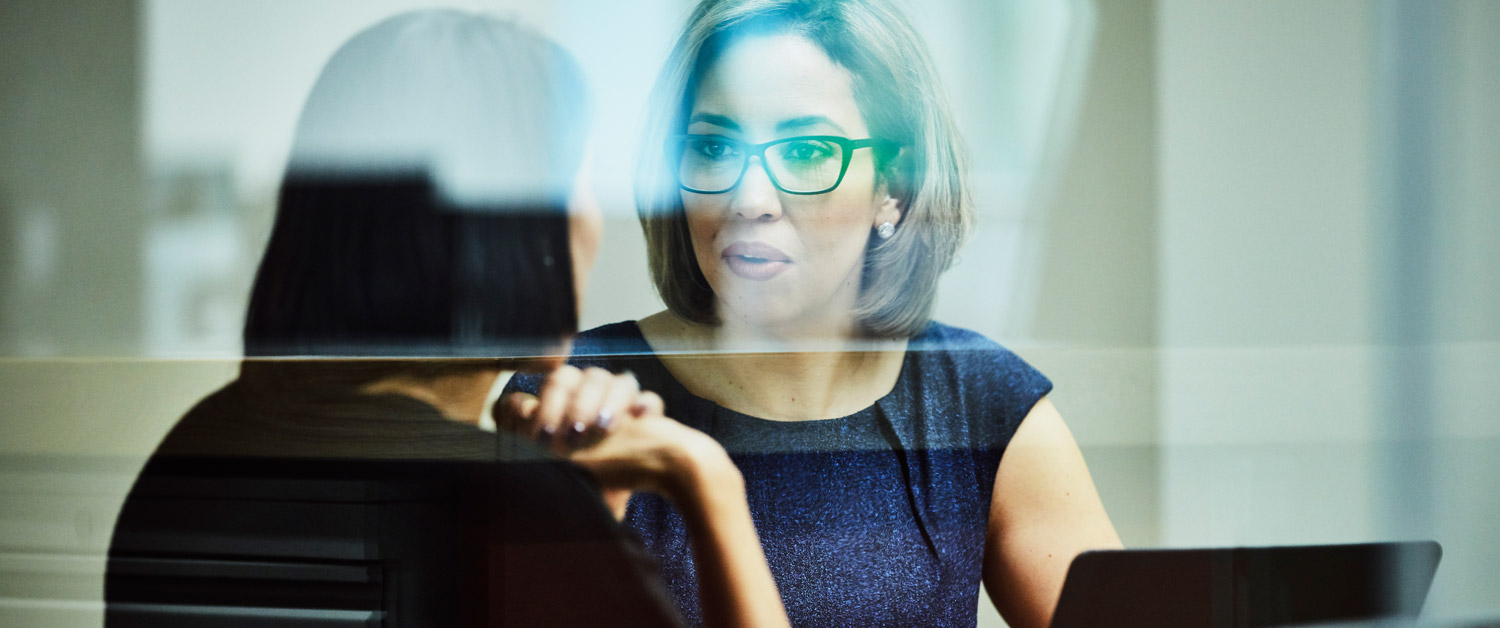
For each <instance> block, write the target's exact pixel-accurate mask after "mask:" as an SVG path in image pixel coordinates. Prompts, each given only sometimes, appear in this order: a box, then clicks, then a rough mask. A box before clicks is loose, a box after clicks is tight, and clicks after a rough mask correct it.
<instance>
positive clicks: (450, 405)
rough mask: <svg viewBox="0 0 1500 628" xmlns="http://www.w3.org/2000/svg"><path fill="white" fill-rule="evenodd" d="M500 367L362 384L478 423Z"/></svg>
mask: <svg viewBox="0 0 1500 628" xmlns="http://www.w3.org/2000/svg"><path fill="white" fill-rule="evenodd" d="M500 373H501V371H500V370H499V369H488V368H486V369H475V370H473V371H463V372H459V373H454V374H449V375H436V376H430V377H424V376H415V375H393V376H390V377H384V378H381V379H378V380H375V381H373V382H370V383H369V384H365V385H364V386H362V387H360V392H363V393H365V394H370V395H390V394H394V395H402V396H405V397H411V398H412V399H416V400H417V401H421V402H422V403H425V404H427V405H430V406H432V407H434V408H437V410H438V411H439V412H441V413H443V416H445V417H447V418H448V419H450V420H453V421H457V422H459V423H467V424H469V425H479V424H480V423H481V419H482V417H484V416H485V414H486V409H487V407H488V405H489V401H490V397H491V394H490V392H491V389H492V388H493V387H494V385H495V382H496V378H498V377H499V376H500Z"/></svg>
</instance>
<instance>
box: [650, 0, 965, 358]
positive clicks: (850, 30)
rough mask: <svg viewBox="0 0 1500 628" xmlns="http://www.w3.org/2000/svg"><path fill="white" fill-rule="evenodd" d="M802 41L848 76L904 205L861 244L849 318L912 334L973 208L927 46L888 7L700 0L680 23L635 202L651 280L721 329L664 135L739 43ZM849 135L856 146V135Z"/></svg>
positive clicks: (881, 180)
mask: <svg viewBox="0 0 1500 628" xmlns="http://www.w3.org/2000/svg"><path fill="white" fill-rule="evenodd" d="M772 34H791V35H797V36H801V37H805V38H806V39H807V40H809V41H811V42H812V43H813V44H815V45H816V46H818V47H819V48H821V49H822V50H823V52H825V53H826V54H827V55H828V57H829V58H830V59H832V60H833V61H834V63H836V64H838V65H839V66H840V67H842V68H844V69H845V70H847V71H848V72H849V73H850V75H851V76H852V78H853V89H854V99H855V102H856V103H857V104H858V106H859V110H860V113H861V114H862V115H863V116H864V118H865V122H866V124H867V125H868V126H869V128H870V134H871V136H872V137H877V138H881V139H887V140H894V141H895V142H898V143H899V144H900V145H901V149H900V151H899V152H897V151H877V152H876V153H875V155H874V157H875V168H876V185H883V186H885V188H886V190H887V191H888V192H889V193H890V194H891V196H892V197H894V198H895V199H896V200H897V201H898V203H899V206H900V208H901V213H902V216H901V221H900V224H899V225H897V229H896V233H895V235H893V236H891V237H890V238H889V239H885V240H882V239H880V238H877V237H873V229H872V231H871V233H872V237H871V238H870V241H869V244H868V245H867V249H866V254H865V265H864V272H863V276H862V280H861V286H860V294H859V300H858V303H857V305H856V312H855V318H856V320H858V321H859V322H860V324H861V326H862V329H863V331H864V332H865V333H866V334H869V335H871V336H875V337H891V338H897V337H910V336H913V335H915V334H917V333H918V332H920V331H921V330H922V328H923V327H924V326H926V324H927V322H928V320H929V318H930V316H931V312H932V302H933V298H934V296H935V294H936V291H937V279H938V276H939V275H941V274H942V273H943V271H945V270H947V269H948V267H949V266H950V265H952V263H953V259H954V256H955V255H956V253H957V251H958V249H959V247H960V246H962V245H963V243H964V241H965V240H966V239H967V238H968V235H969V232H970V231H971V229H972V226H973V222H974V210H973V206H972V203H971V201H970V200H969V196H968V189H967V185H966V182H965V181H964V178H965V176H966V174H967V170H968V168H967V160H966V157H965V155H964V150H963V146H962V142H961V139H960V138H959V135H958V131H957V128H956V127H955V125H954V123H953V120H952V116H951V114H950V113H949V110H948V103H947V99H946V97H945V96H944V94H943V90H942V88H941V86H940V84H939V82H938V76H937V70H936V68H935V67H934V65H933V63H932V60H931V58H930V57H929V55H928V53H927V49H926V46H925V45H924V44H923V43H922V40H921V38H920V37H918V36H917V33H916V32H915V31H914V30H913V29H912V27H911V25H910V23H909V22H908V21H907V19H906V17H905V16H904V15H902V14H901V13H900V12H899V11H898V10H897V9H896V8H895V7H894V6H892V5H891V4H890V3H889V2H887V1H886V0H703V2H701V3H699V4H698V6H697V8H696V9H695V10H694V11H693V13H692V15H691V16H690V17H689V18H688V22H687V26H686V27H685V28H684V30H683V33H682V36H681V37H680V38H678V40H677V43H676V45H675V46H674V47H673V49H672V53H671V55H670V57H668V60H667V63H666V67H665V68H663V69H662V72H661V75H660V76H659V77H658V78H657V81H656V85H655V88H654V90H653V93H652V105H653V106H652V109H651V111H652V117H651V119H650V121H649V122H648V125H647V127H646V133H645V141H644V147H643V155H642V160H641V162H640V169H639V171H638V172H637V187H636V205H637V208H638V211H639V213H640V218H641V226H642V229H643V230H644V231H645V235H646V246H647V249H648V251H649V255H650V264H651V279H652V281H653V282H655V284H656V289H657V291H658V292H659V293H660V294H661V297H662V300H663V301H665V302H666V305H667V308H668V309H669V310H671V311H672V312H673V313H674V314H676V315H678V316H680V317H682V318H684V319H686V320H689V321H693V322H696V323H701V324H709V325H712V324H717V323H718V322H719V317H718V313H717V311H716V310H715V299H714V294H713V290H712V289H711V288H710V287H709V285H708V282H707V280H705V279H704V276H703V273H702V271H701V270H700V269H699V268H698V264H697V260H696V258H695V257H694V255H693V245H692V241H691V239H690V237H689V234H688V228H687V217H686V214H685V212H684V210H683V207H682V194H681V190H680V188H679V187H678V185H677V179H676V174H675V170H676V168H675V164H674V163H672V158H673V155H672V154H671V151H670V149H669V148H668V146H667V138H668V137H670V136H672V135H674V134H678V133H682V132H683V131H684V130H685V129H686V127H687V118H688V116H689V115H690V114H691V111H692V106H693V98H694V97H695V94H696V92H697V86H698V83H699V81H700V80H701V78H702V77H703V75H704V74H705V73H707V71H708V70H709V69H710V68H711V67H712V66H713V64H714V62H716V61H717V60H718V58H719V56H720V55H721V54H722V53H723V52H724V51H725V50H726V49H728V48H729V47H730V46H731V45H733V44H734V43H735V42H737V41H739V40H740V39H742V38H745V37H750V36H756V35H772ZM856 139H857V138H856Z"/></svg>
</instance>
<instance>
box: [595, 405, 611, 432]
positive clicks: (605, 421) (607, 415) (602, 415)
mask: <svg viewBox="0 0 1500 628" xmlns="http://www.w3.org/2000/svg"><path fill="white" fill-rule="evenodd" d="M614 421H615V414H614V413H613V412H610V411H609V410H607V409H606V410H600V411H599V418H598V420H596V421H594V424H595V425H598V426H599V429H600V430H608V429H609V424H610V423H613V422H614Z"/></svg>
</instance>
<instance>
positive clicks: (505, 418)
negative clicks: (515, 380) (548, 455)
mask: <svg viewBox="0 0 1500 628" xmlns="http://www.w3.org/2000/svg"><path fill="white" fill-rule="evenodd" d="M539 403H540V402H539V401H537V398H536V396H534V395H530V394H527V393H523V392H513V393H509V394H507V395H505V396H504V397H501V398H500V399H499V400H497V401H496V402H495V407H494V408H493V409H491V410H490V416H493V417H495V427H496V428H497V429H500V430H504V431H507V432H511V433H516V434H521V433H528V432H529V431H530V430H529V429H527V428H528V427H529V426H530V425H531V415H532V414H533V413H534V412H535V411H536V407H537V405H538V404H539Z"/></svg>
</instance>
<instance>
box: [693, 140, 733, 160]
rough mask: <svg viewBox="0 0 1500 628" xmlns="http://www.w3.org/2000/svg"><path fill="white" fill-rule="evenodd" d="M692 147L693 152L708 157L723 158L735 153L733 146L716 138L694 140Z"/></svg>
mask: <svg viewBox="0 0 1500 628" xmlns="http://www.w3.org/2000/svg"><path fill="white" fill-rule="evenodd" d="M692 149H693V152H696V153H698V154H700V155H702V156H704V157H707V158H709V159H725V158H728V157H733V156H734V155H735V150H734V147H733V146H731V145H730V144H729V142H720V141H717V140H694V141H693V142H692Z"/></svg>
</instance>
